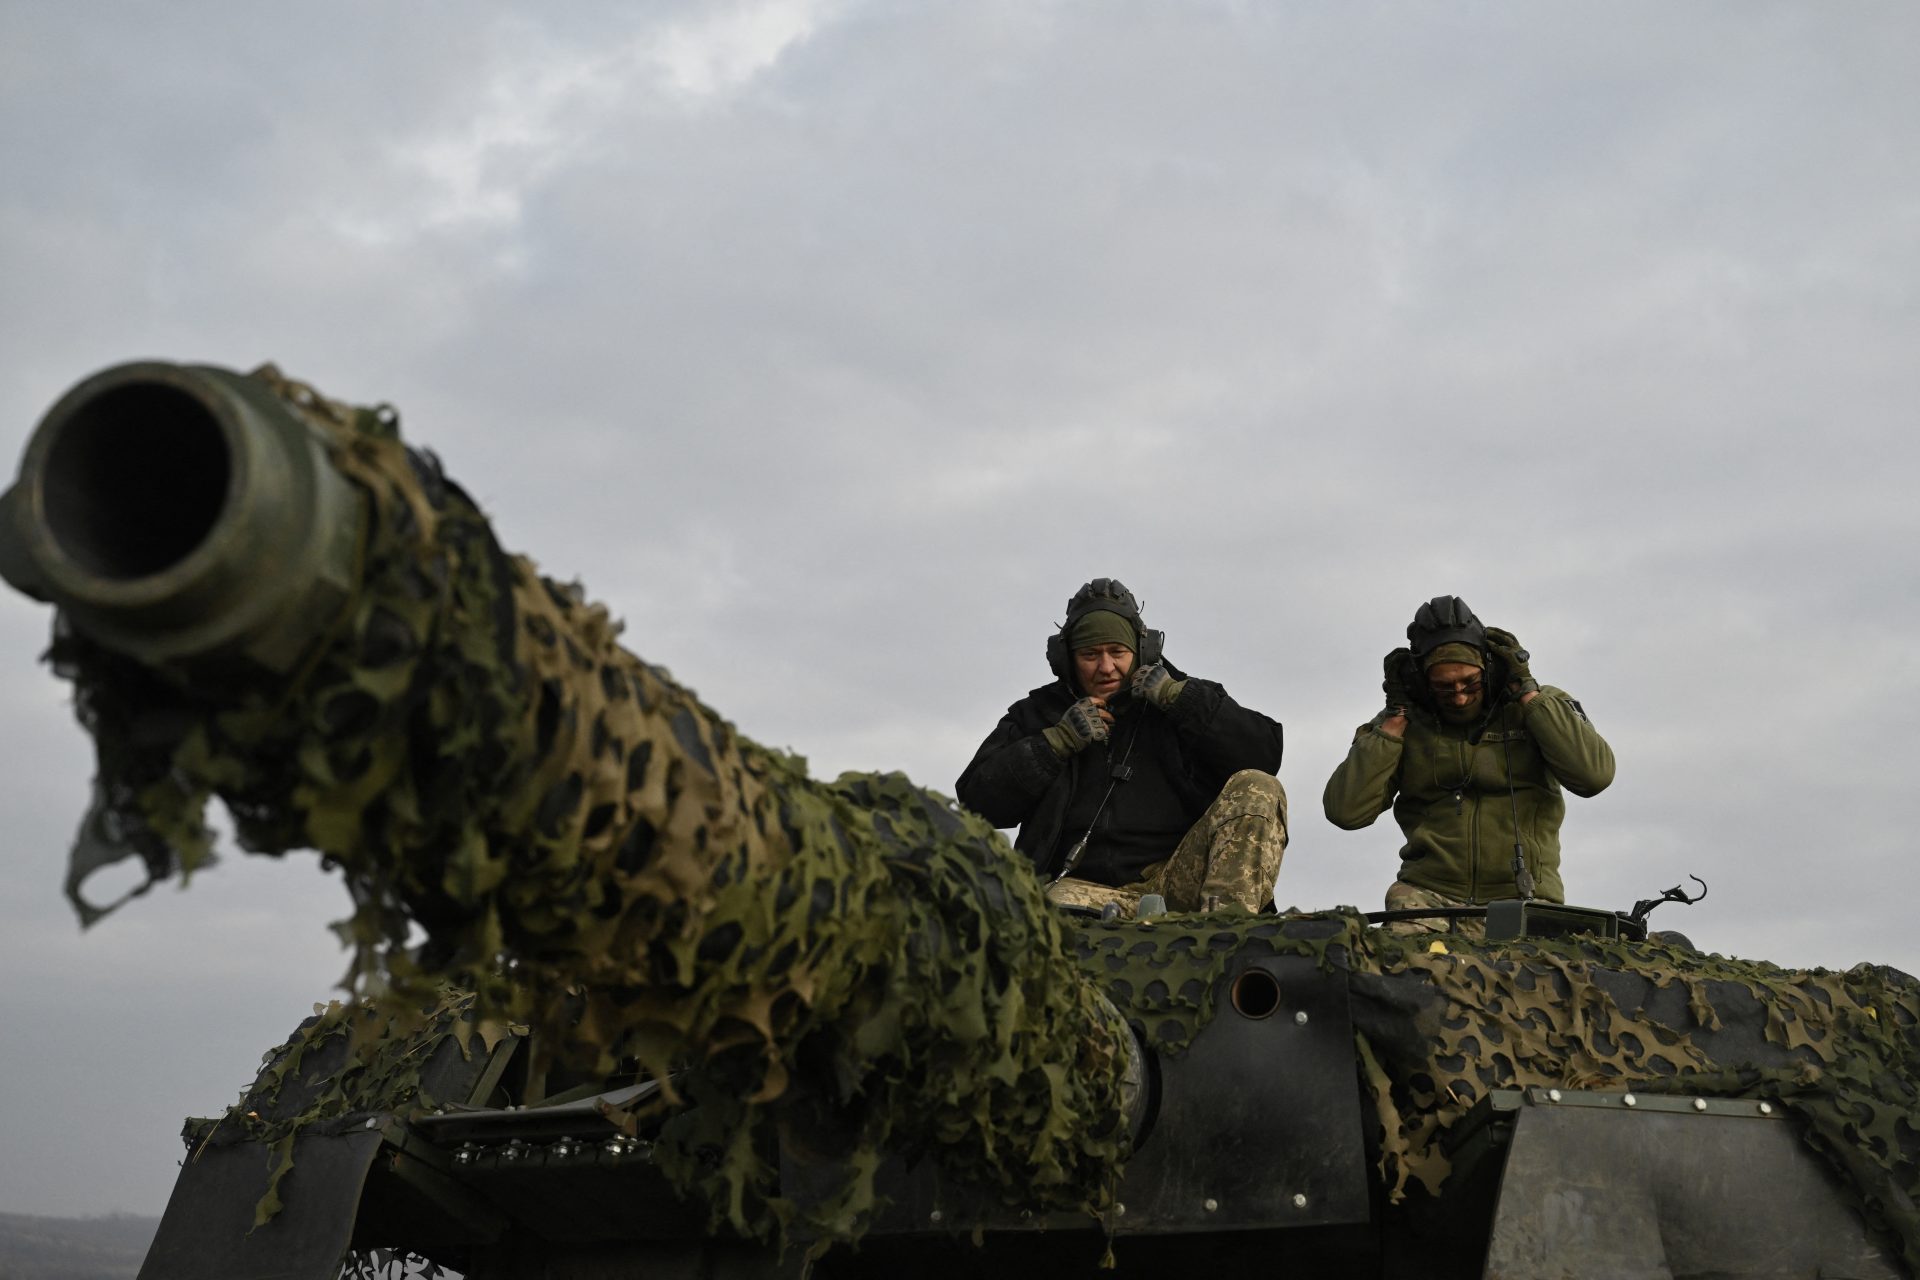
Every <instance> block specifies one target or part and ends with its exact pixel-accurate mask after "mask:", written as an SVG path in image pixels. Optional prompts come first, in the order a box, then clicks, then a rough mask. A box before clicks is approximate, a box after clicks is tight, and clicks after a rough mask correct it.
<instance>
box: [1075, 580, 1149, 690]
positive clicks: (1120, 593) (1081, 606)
mask: <svg viewBox="0 0 1920 1280" xmlns="http://www.w3.org/2000/svg"><path fill="white" fill-rule="evenodd" d="M1102 611H1104V612H1107V613H1117V614H1119V615H1120V616H1121V617H1123V618H1125V619H1126V620H1127V621H1128V622H1131V623H1132V624H1133V634H1134V636H1135V637H1136V639H1137V640H1138V644H1137V645H1136V646H1135V647H1134V654H1135V657H1136V658H1137V660H1138V662H1139V664H1140V665H1141V666H1143V667H1144V666H1146V665H1148V664H1149V663H1154V662H1158V661H1160V654H1161V651H1162V649H1164V648H1165V647H1166V639H1167V636H1166V632H1164V631H1149V630H1148V629H1147V626H1146V624H1145V623H1143V622H1142V621H1141V620H1140V603H1139V601H1137V600H1135V599H1134V598H1133V592H1131V591H1129V590H1127V584H1126V583H1124V582H1122V581H1120V579H1118V578H1095V579H1094V580H1093V581H1091V582H1089V583H1086V584H1085V585H1084V586H1082V587H1081V588H1080V589H1079V590H1078V591H1076V592H1074V593H1073V595H1072V597H1071V598H1069V599H1068V601H1067V620H1066V621H1065V622H1063V623H1061V624H1060V626H1059V628H1058V629H1057V630H1055V631H1054V633H1053V634H1052V635H1050V636H1048V637H1047V666H1048V667H1050V668H1052V670H1053V674H1054V675H1056V676H1059V677H1060V678H1061V679H1062V680H1065V681H1067V682H1068V683H1069V684H1071V683H1072V682H1073V664H1072V662H1071V661H1070V657H1071V655H1070V651H1069V650H1068V648H1067V638H1068V637H1069V636H1071V635H1072V634H1073V628H1074V624H1075V623H1077V622H1079V621H1080V619H1082V618H1084V617H1086V616H1087V615H1088V614H1090V613H1099V612H1102Z"/></svg>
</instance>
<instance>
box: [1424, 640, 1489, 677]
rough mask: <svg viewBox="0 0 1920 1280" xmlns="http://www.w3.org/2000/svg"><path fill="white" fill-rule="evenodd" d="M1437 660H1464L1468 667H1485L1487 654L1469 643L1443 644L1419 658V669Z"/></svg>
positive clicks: (1425, 668)
mask: <svg viewBox="0 0 1920 1280" xmlns="http://www.w3.org/2000/svg"><path fill="white" fill-rule="evenodd" d="M1439 662H1464V663H1466V664H1467V665H1468V666H1470V667H1479V668H1481V669H1483V670H1484V669H1485V668H1486V665H1487V656H1486V655H1485V654H1483V653H1481V652H1480V651H1479V650H1478V649H1476V648H1474V647H1473V646H1472V645H1470V644H1460V643H1458V642H1456V643H1453V644H1443V645H1439V646H1437V647H1435V649H1434V650H1433V652H1432V653H1429V654H1428V655H1427V656H1426V657H1424V658H1422V659H1420V669H1421V670H1422V671H1426V670H1429V669H1431V668H1432V667H1433V665H1434V664H1435V663H1439Z"/></svg>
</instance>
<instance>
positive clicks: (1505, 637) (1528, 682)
mask: <svg viewBox="0 0 1920 1280" xmlns="http://www.w3.org/2000/svg"><path fill="white" fill-rule="evenodd" d="M1487 650H1488V652H1490V653H1491V654H1493V656H1494V657H1495V658H1497V659H1499V660H1500V661H1501V662H1504V663H1506V664H1507V690H1508V692H1510V693H1513V694H1516V695H1518V696H1519V697H1521V698H1525V697H1526V696H1527V695H1528V694H1530V693H1538V692H1540V682H1539V681H1538V680H1535V679H1534V678H1533V672H1532V670H1531V669H1530V668H1528V666H1527V661H1528V659H1529V658H1531V657H1532V655H1531V654H1529V653H1528V652H1527V651H1526V650H1525V649H1522V648H1521V647H1520V638H1519V637H1518V636H1516V635H1514V634H1513V632H1511V631H1502V630H1501V629H1500V628H1498V627H1488V628H1487Z"/></svg>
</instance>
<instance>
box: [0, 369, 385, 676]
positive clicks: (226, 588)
mask: <svg viewBox="0 0 1920 1280" xmlns="http://www.w3.org/2000/svg"><path fill="white" fill-rule="evenodd" d="M361 522H362V513H361V509H360V501H359V498H358V496H357V495H356V494H355V492H354V491H353V488H352V486H351V485H350V484H349V483H348V482H347V481H346V480H345V479H344V478H342V477H341V475H340V474H339V473H338V472H337V471H336V470H335V469H334V468H333V467H331V466H329V465H328V464H327V459H326V453H325V442H324V441H323V440H322V439H321V438H320V437H319V436H318V435H317V434H316V433H315V432H313V431H312V430H310V429H309V428H308V427H307V426H306V425H305V424H304V423H302V422H301V421H300V420H299V419H298V418H297V417H295V416H294V415H292V414H290V413H288V412H287V411H286V410H285V409H284V408H283V407H282V406H281V405H280V404H279V403H278V402H277V401H276V400H275V399H274V397H273V396H272V395H271V394H269V393H268V392H267V391H266V390H265V384H264V383H262V382H260V381H258V380H253V379H248V378H243V377H239V376H236V375H235V374H232V373H230V372H227V371H225V370H222V369H215V368H207V367H199V366H187V365H175V364H163V363H158V362H141V363H134V364H124V365H118V366H115V367H114V368H111V369H108V370H105V371H104V372H102V373H100V374H97V375H96V376H94V377H91V378H88V379H87V380H86V381H85V382H82V383H81V384H79V385H78V386H76V387H74V388H73V389H72V390H71V391H69V392H68V393H67V394H66V395H65V396H63V397H62V398H61V399H60V401H59V402H58V403H57V404H55V405H54V406H53V408H52V409H51V410H49V411H48V412H47V414H46V416H45V417H44V418H43V419H42V420H41V422H40V425H39V427H38V428H37V429H36V430H35V432H34V434H33V436H32V438H31V440H30V441H29V443H28V445H27V450H26V455H25V457H24V459H23V460H22V463H21V469H20V479H19V481H18V483H17V484H16V485H15V486H14V487H13V488H12V489H10V490H9V491H8V492H7V494H6V495H5V496H4V498H0V572H3V573H4V575H5V577H6V579H7V580H8V581H9V582H11V583H12V584H13V585H14V586H15V587H17V588H19V589H20V590H21V591H23V592H25V593H27V594H28V595H31V596H34V597H36V598H39V599H42V600H47V601H50V602H51V603H53V604H55V605H57V606H59V608H60V609H61V610H62V611H63V612H64V613H65V614H66V615H67V617H68V619H69V621H70V622H71V623H72V624H73V625H74V626H75V627H77V628H79V629H80V630H83V631H85V632H86V633H87V634H89V635H90V636H92V637H93V638H94V639H95V640H97V641H99V642H100V643H101V644H103V645H106V646H107V647H108V648H111V649H114V650H117V651H119V652H121V653H124V654H127V655H128V656H130V657H132V658H134V659H136V660H138V661H141V662H145V663H150V664H157V663H164V662H170V661H175V660H178V659H182V658H191V657H196V656H199V655H202V654H207V653H218V652H223V651H228V650H235V651H238V652H240V653H243V654H245V655H246V656H247V657H248V658H250V659H251V660H253V661H255V662H257V663H259V664H261V665H262V666H265V667H267V668H268V669H270V670H274V671H279V672H285V671H287V670H288V669H290V668H291V666H292V665H293V663H294V662H296V661H297V660H298V658H299V656H300V654H301V652H302V651H303V650H304V649H305V648H306V647H307V645H308V643H309V642H310V641H311V639H312V637H313V634H314V631H315V628H316V625H317V622H319V621H323V620H325V619H327V618H330V617H331V616H332V614H333V613H334V612H335V611H337V610H338V608H339V607H340V605H341V604H342V603H343V602H344V601H345V600H346V598H347V595H348V593H349V589H350V585H351V578H352V574H353V572H354V556H355V552H356V548H357V545H358V542H359V537H360V531H361Z"/></svg>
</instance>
